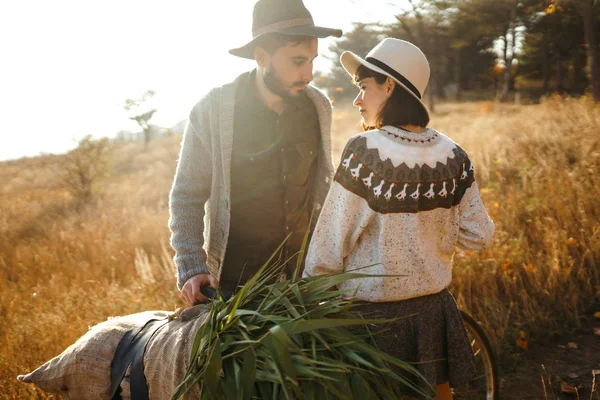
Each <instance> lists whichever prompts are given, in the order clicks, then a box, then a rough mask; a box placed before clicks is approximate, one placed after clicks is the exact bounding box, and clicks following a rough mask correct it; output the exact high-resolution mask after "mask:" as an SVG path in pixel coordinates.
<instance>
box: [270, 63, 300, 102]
mask: <svg viewBox="0 0 600 400" xmlns="http://www.w3.org/2000/svg"><path fill="white" fill-rule="evenodd" d="M263 82H264V83H265V86H266V87H267V89H269V90H270V91H271V92H272V93H273V94H276V95H277V96H279V97H281V98H282V99H284V100H286V101H289V100H293V99H295V98H298V96H300V93H301V91H300V90H292V89H293V88H294V87H298V89H300V88H304V87H305V86H306V85H308V82H305V81H298V82H294V83H293V84H292V85H290V86H288V85H286V84H285V83H284V82H283V81H282V80H281V79H279V77H278V76H277V71H276V70H275V68H273V67H272V66H271V67H270V68H266V69H265V74H264V76H263Z"/></svg>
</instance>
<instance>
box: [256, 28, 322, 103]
mask: <svg viewBox="0 0 600 400" xmlns="http://www.w3.org/2000/svg"><path fill="white" fill-rule="evenodd" d="M318 43H319V42H318V40H317V38H311V39H310V40H305V41H303V42H301V43H299V44H296V43H290V44H288V45H286V46H283V47H280V48H279V49H277V50H276V51H275V52H274V53H273V54H270V55H268V56H267V59H266V63H265V73H264V82H265V86H266V87H267V88H268V89H269V90H270V91H271V92H273V93H274V94H276V95H278V96H280V97H282V98H284V99H293V98H296V97H298V96H299V95H300V94H301V93H302V91H303V90H304V88H305V87H306V85H308V84H309V83H310V81H312V79H313V61H314V59H315V58H316V57H317V53H318V46H319V44H318Z"/></svg>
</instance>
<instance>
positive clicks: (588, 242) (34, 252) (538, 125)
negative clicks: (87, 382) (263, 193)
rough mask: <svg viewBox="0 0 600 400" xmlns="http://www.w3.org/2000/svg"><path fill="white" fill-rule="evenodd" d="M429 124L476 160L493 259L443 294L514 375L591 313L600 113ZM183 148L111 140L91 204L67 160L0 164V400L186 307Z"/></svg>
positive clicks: (474, 112) (453, 111)
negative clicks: (177, 186) (102, 330)
mask: <svg viewBox="0 0 600 400" xmlns="http://www.w3.org/2000/svg"><path fill="white" fill-rule="evenodd" d="M353 121H357V114H356V113H355V112H354V111H353V110H352V109H350V108H349V107H348V108H346V107H343V106H341V105H340V106H339V107H338V108H337V109H336V114H335V129H334V131H335V132H334V133H335V135H334V153H335V158H334V160H335V162H337V160H338V158H339V154H340V152H341V150H342V148H343V146H344V144H345V141H346V140H347V138H349V137H350V136H351V135H352V134H354V133H356V132H357V129H356V126H357V124H354V123H353ZM432 126H433V127H434V128H436V129H438V130H439V131H441V132H443V133H445V134H447V135H448V136H450V137H451V138H453V139H454V140H455V141H457V142H458V143H459V144H461V146H462V147H463V148H465V149H466V150H467V152H468V153H469V154H470V156H471V158H472V159H473V161H474V163H475V168H476V177H477V179H478V181H479V185H480V188H481V192H482V197H483V199H484V202H485V204H486V206H487V208H488V210H489V213H490V214H491V216H492V218H493V219H494V221H495V223H496V235H495V239H494V245H493V247H492V248H491V249H489V250H486V251H482V252H464V251H458V252H457V254H456V256H455V264H454V281H453V284H452V288H451V289H452V292H453V293H454V294H455V296H456V298H457V300H458V302H459V304H460V306H461V307H462V308H464V309H466V310H468V311H470V312H471V313H472V314H473V315H475V316H476V317H477V318H478V319H479V320H481V321H482V322H483V324H484V325H485V327H486V328H487V329H488V331H489V332H490V333H491V337H492V340H493V342H494V345H495V346H496V348H497V350H498V352H499V353H500V354H501V355H502V360H503V365H505V366H508V367H506V368H507V369H508V368H509V367H510V366H511V365H514V363H518V362H519V360H518V359H519V358H524V357H526V356H527V350H522V349H520V348H518V347H517V346H515V343H516V340H517V338H518V337H519V335H520V334H524V335H527V336H528V340H529V343H530V344H533V343H535V342H536V341H538V342H542V341H544V340H548V338H551V337H552V335H559V334H561V333H562V332H565V331H568V330H569V329H572V328H577V327H580V326H582V324H583V323H584V322H585V321H589V319H590V318H593V317H590V315H592V313H593V311H594V310H595V311H599V310H600V309H595V307H598V304H599V302H600V265H599V264H600V107H599V106H598V105H593V104H592V103H591V102H589V101H586V100H585V99H578V100H575V99H563V98H560V97H551V98H548V99H546V100H545V101H544V102H542V104H538V105H527V106H512V105H499V104H493V103H464V104H458V103H448V104H440V105H438V106H437V108H436V113H435V115H434V116H433V120H432ZM179 141H180V137H165V138H161V139H157V140H155V141H153V142H151V143H150V145H149V147H148V149H147V150H144V146H143V144H142V143H128V144H118V145H112V146H111V148H110V149H109V150H110V152H109V158H108V163H107V165H106V167H105V171H106V172H107V176H106V177H105V178H104V179H103V185H102V186H101V187H99V188H98V190H97V194H96V197H95V198H94V199H93V200H91V201H89V202H88V203H87V204H76V202H75V200H74V199H73V197H72V195H71V194H70V192H69V191H68V190H67V188H66V187H65V185H64V183H63V182H62V180H61V178H60V171H61V168H62V165H63V164H64V156H41V157H37V158H32V159H23V160H18V161H11V162H4V163H0V319H1V320H2V323H1V324H0V398H10V399H13V398H14V399H16V398H19V399H20V398H48V397H49V396H48V395H46V394H44V393H42V392H38V391H36V390H35V389H34V388H33V387H31V386H28V385H24V384H22V383H19V382H18V381H17V380H16V376H17V375H18V374H20V373H24V372H27V371H30V370H32V369H33V368H35V367H37V366H38V365H40V364H41V363H43V362H45V361H46V360H48V359H50V358H51V357H54V356H55V355H57V354H58V353H60V352H61V351H62V350H63V349H64V348H65V347H67V346H68V345H70V344H71V343H72V342H74V341H75V340H76V339H77V338H78V337H80V336H81V335H83V334H84V333H85V332H86V330H87V329H88V326H90V325H94V324H96V323H98V322H101V321H104V320H106V319H107V317H109V316H114V315H124V314H131V313H135V312H139V311H142V310H151V309H163V310H174V309H175V308H176V307H179V306H181V305H182V304H181V303H180V301H179V297H178V293H177V291H176V289H175V280H174V269H173V267H172V262H171V257H172V253H171V249H170V247H169V245H168V238H169V231H168V228H167V219H168V192H169V188H170V185H171V180H172V177H173V173H174V169H175V166H176V160H177V156H178V151H179ZM597 322H599V323H598V324H596V325H598V326H600V321H597ZM521 331H522V332H523V333H521ZM597 339H598V340H599V341H600V338H597ZM598 358H599V359H600V356H598ZM597 363H600V360H598V362H597ZM597 368H600V365H598V366H597ZM586 379H587V378H586ZM589 381H590V382H591V375H590V378H589ZM531 385H536V386H540V385H541V384H540V378H539V377H537V378H536V380H535V381H533V382H532V383H531ZM547 396H549V397H551V394H548V395H547Z"/></svg>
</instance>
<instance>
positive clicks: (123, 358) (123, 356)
mask: <svg viewBox="0 0 600 400" xmlns="http://www.w3.org/2000/svg"><path fill="white" fill-rule="evenodd" d="M167 322H169V320H168V319H167V318H166V317H165V318H161V319H151V320H150V321H148V322H146V324H144V325H143V326H142V327H140V328H137V329H131V330H129V331H127V332H125V335H124V336H123V338H122V339H121V340H120V341H119V344H118V346H117V350H116V351H115V355H114V357H113V360H112V362H111V365H110V383H111V385H110V398H111V400H121V399H122V398H121V381H122V380H123V378H124V377H125V373H126V372H127V368H129V366H130V365H131V377H130V387H131V400H148V399H149V393H148V385H147V384H146V377H145V376H144V352H145V351H146V345H147V344H148V342H149V341H150V339H151V338H152V336H154V334H155V333H156V332H157V331H158V330H159V329H160V328H161V327H163V326H164V325H165V324H166V323H167Z"/></svg>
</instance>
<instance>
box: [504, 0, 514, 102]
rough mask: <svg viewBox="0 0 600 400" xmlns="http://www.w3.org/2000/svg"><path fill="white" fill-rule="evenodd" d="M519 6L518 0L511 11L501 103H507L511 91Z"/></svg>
mask: <svg viewBox="0 0 600 400" xmlns="http://www.w3.org/2000/svg"><path fill="white" fill-rule="evenodd" d="M517 5H518V0H514V2H513V5H512V7H511V10H510V25H509V28H508V30H507V32H506V40H505V46H506V47H505V49H504V55H505V58H504V59H505V62H506V68H505V69H504V87H503V89H502V95H501V96H500V101H506V100H508V93H509V91H510V86H511V85H510V82H511V78H512V61H513V58H514V56H515V28H516V26H515V25H516V24H517ZM509 35H510V37H511V40H510V42H511V43H510V47H509V44H508V36H509ZM509 48H510V55H508V54H507V53H508V49H509Z"/></svg>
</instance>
